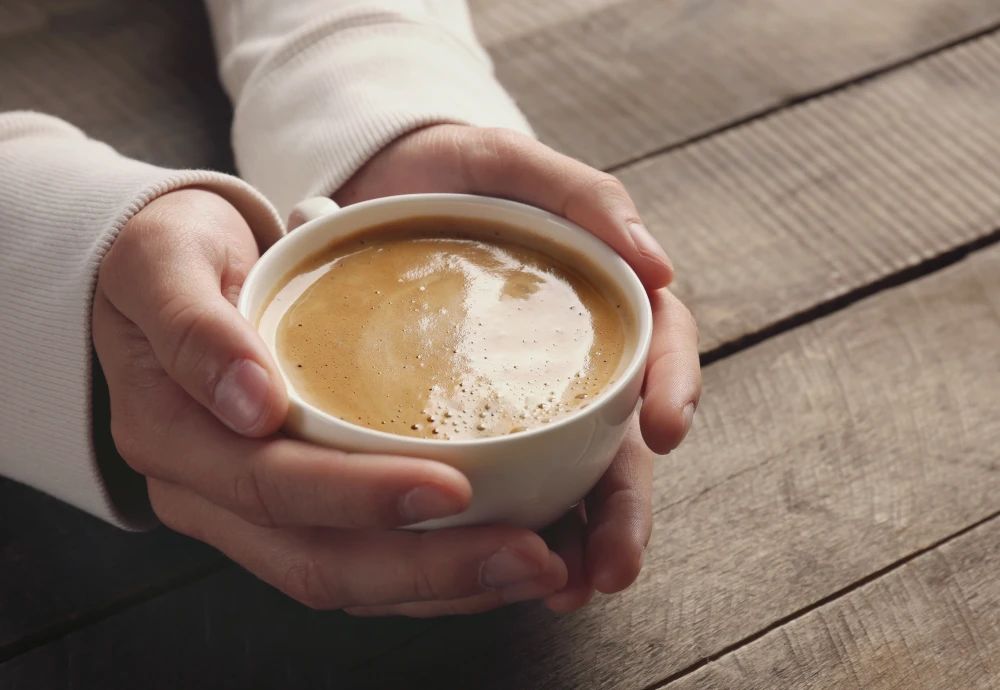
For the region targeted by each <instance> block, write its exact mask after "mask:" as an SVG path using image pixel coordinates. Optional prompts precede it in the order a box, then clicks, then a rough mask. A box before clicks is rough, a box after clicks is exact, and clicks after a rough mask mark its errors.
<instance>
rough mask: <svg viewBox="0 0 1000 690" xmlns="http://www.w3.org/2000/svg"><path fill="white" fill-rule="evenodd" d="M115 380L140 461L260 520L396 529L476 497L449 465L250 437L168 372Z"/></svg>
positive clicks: (135, 460) (114, 376) (130, 445)
mask: <svg viewBox="0 0 1000 690" xmlns="http://www.w3.org/2000/svg"><path fill="white" fill-rule="evenodd" d="M102 361H103V360H102ZM112 361H113V358H112ZM105 376H106V378H107V380H108V384H109V388H110V390H111V391H112V399H111V415H112V417H111V418H112V433H113V434H114V437H115V442H116V444H117V446H118V449H119V452H120V453H121V454H122V456H123V457H124V458H125V460H126V462H128V464H129V465H130V466H132V467H133V468H134V469H136V470H137V471H139V472H141V473H142V474H144V475H146V476H150V477H154V478H157V479H162V480H164V481H169V482H173V483H176V484H181V485H184V486H188V487H191V488H192V489H194V490H195V491H197V492H198V493H200V494H201V495H202V496H204V497H205V498H207V499H209V500H211V501H212V502H213V503H216V504H218V505H220V506H223V507H225V508H226V509H228V510H230V511H232V512H234V513H236V514H237V515H239V516H241V517H242V518H243V519H244V520H248V521H250V522H253V523H255V524H259V525H265V526H282V525H311V526H326V527H344V528H353V529H360V528H372V529H374V528H389V527H398V526H402V525H408V524H414V523H417V522H422V521H424V520H431V519H435V518H441V517H446V516H449V515H455V514H458V513H461V512H463V511H464V510H466V509H467V508H468V506H469V503H470V502H471V500H472V488H471V486H470V485H469V481H468V479H467V478H466V477H465V475H463V474H462V473H461V472H459V471H458V470H456V469H454V468H452V467H449V466H447V465H444V464H441V463H438V462H432V461H429V460H418V459H412V458H400V457H394V456H386V455H358V454H351V453H344V452H341V451H338V450H333V449H327V448H323V447H320V446H316V445H313V444H309V443H302V442H299V441H293V440H291V439H285V438H271V439H264V440H261V439H248V438H244V437H242V436H240V435H239V434H236V433H235V432H233V431H230V430H229V429H227V428H226V427H224V426H222V425H221V424H220V423H219V422H218V421H217V420H216V419H215V418H214V417H213V416H212V415H211V413H209V412H208V411H207V410H206V409H204V408H203V407H201V406H200V405H198V404H196V403H195V402H194V401H193V400H192V399H191V398H189V397H188V396H187V394H186V393H185V392H184V391H183V390H182V389H181V388H180V387H179V386H177V384H176V383H175V382H173V381H171V380H169V379H166V378H165V377H164V378H163V380H161V381H159V382H158V383H157V384H156V386H155V387H153V388H139V389H138V392H139V393H140V394H141V395H139V396H133V398H129V397H128V394H127V393H123V392H122V391H128V390H136V389H130V388H129V387H128V385H127V384H125V383H123V382H122V379H126V378H128V377H129V374H128V373H127V372H123V371H122V369H121V367H118V366H114V365H112V366H110V367H109V368H108V370H107V371H106V373H105ZM133 378H134V377H133Z"/></svg>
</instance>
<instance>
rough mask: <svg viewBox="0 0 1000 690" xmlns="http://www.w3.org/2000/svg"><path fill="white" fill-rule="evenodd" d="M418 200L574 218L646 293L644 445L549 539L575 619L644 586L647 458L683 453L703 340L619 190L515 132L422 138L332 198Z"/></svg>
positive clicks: (563, 604) (439, 129) (478, 600)
mask: <svg viewBox="0 0 1000 690" xmlns="http://www.w3.org/2000/svg"><path fill="white" fill-rule="evenodd" d="M421 192H453V193H466V194H481V195H485V196H495V197H503V198H507V199H513V200H515V201H521V202H524V203H527V204H531V205H533V206H537V207H539V208H543V209H546V210H548V211H551V212H552V213H556V214H558V215H561V216H563V217H565V218H568V219H569V220H571V221H573V222H575V223H577V224H578V225H580V226H582V227H583V228H585V229H587V230H589V231H590V232H592V233H593V234H594V235H596V236H597V237H599V238H601V239H602V240H604V241H605V242H606V243H607V244H609V245H610V246H611V247H612V248H614V249H615V250H616V251H617V252H618V253H619V254H621V255H622V256H623V257H624V258H625V259H626V260H627V261H628V263H629V264H630V265H631V266H632V268H633V269H634V270H635V272H636V274H637V275H638V276H639V278H640V279H641V280H642V282H643V284H644V285H645V286H646V288H647V290H649V294H650V300H651V302H652V305H653V343H652V348H651V349H650V353H649V363H648V365H647V368H646V381H645V388H644V394H643V405H642V411H641V414H640V421H641V424H640V426H641V438H640V436H639V433H638V430H637V429H635V428H633V430H632V432H631V433H630V434H629V436H628V438H627V440H626V442H625V444H624V445H623V446H622V448H621V450H620V451H619V453H618V456H617V457H616V458H615V460H614V462H613V463H612V465H611V467H610V469H609V470H608V472H607V473H606V474H605V475H604V477H603V478H602V479H601V481H600V483H599V484H598V485H597V487H595V489H594V490H593V491H592V492H591V494H590V495H589V496H588V497H587V500H586V502H585V505H583V506H581V507H580V509H579V510H577V511H575V512H573V513H571V514H570V515H568V516H566V518H564V519H563V520H562V521H561V522H560V523H559V524H558V525H556V526H555V527H553V528H552V529H551V530H550V531H549V532H548V533H547V534H546V537H547V539H548V540H549V542H550V543H551V545H552V547H553V548H554V549H555V550H556V551H557V552H558V553H559V554H560V555H561V556H562V559H563V560H564V561H565V563H566V565H567V566H568V567H569V583H568V585H567V587H566V588H564V589H563V590H562V591H560V592H558V593H556V594H553V595H552V596H550V597H548V598H547V599H546V604H547V605H548V606H549V607H550V608H552V609H553V610H556V611H571V610H575V609H577V608H580V607H581V606H583V605H584V604H586V603H587V601H588V600H589V599H590V597H591V596H592V595H593V593H594V590H595V589H596V590H599V591H601V592H604V593H612V592H618V591H621V590H622V589H625V588H626V587H628V586H629V585H630V584H632V582H633V581H634V580H635V578H636V577H637V576H638V574H639V570H640V568H641V567H642V554H643V550H644V549H645V547H646V543H647V542H648V541H649V536H650V532H651V530H652V509H651V505H650V502H651V495H652V462H653V459H652V454H651V453H650V451H649V449H650V448H651V449H652V450H654V451H656V452H657V453H669V452H670V451H671V450H673V449H674V448H676V447H677V446H678V445H679V444H680V442H681V441H682V440H683V439H684V436H685V435H686V434H687V432H688V430H689V429H690V428H691V422H692V419H693V415H694V411H695V408H696V407H697V405H698V399H699V396H700V395H701V370H700V367H699V360H698V330H697V327H696V325H695V322H694V319H693V318H692V317H691V314H690V312H688V310H687V309H686V308H685V307H684V305H683V304H681V302H680V301H679V300H678V299H677V298H676V297H674V295H673V294H672V293H671V292H670V291H669V290H667V289H666V286H667V285H668V284H669V283H670V281H671V280H672V279H673V266H672V265H671V264H670V260H669V259H668V258H667V255H666V253H665V252H664V251H663V249H662V248H661V247H660V245H659V244H658V243H657V242H656V240H655V239H654V238H653V237H652V235H650V234H649V231H648V230H646V228H645V227H644V226H643V224H642V222H641V220H640V219H639V212H638V211H637V210H636V208H635V204H634V203H633V202H632V200H631V198H630V197H629V195H628V192H627V191H626V190H625V188H624V187H623V186H622V185H621V183H620V182H619V181H618V180H617V179H615V178H614V177H612V176H611V175H608V174H606V173H602V172H600V171H598V170H594V169H593V168H590V167H588V166H586V165H584V164H583V163H580V162H578V161H575V160H573V159H571V158H568V157H566V156H564V155H561V154H559V153H556V152H555V151H553V150H552V149H550V148H548V147H547V146H544V145H542V144H540V143H538V142H536V141H534V140H533V139H530V138H529V137H526V136H524V135H521V134H518V133H516V132H512V131H507V130H497V129H477V128H472V127H463V126H459V125H437V126H433V127H428V128H425V129H422V130H418V131H416V132H414V133H412V134H409V135H407V136H405V137H403V138H401V139H399V140H397V141H396V142H394V143H393V144H391V145H389V146H388V147H386V148H385V149H384V150H383V151H381V152H380V153H379V154H378V155H377V156H376V157H375V158H373V159H372V160H371V161H369V162H368V164H367V165H366V166H365V167H364V168H362V169H361V170H360V171H359V172H358V173H357V174H356V175H355V176H354V177H353V178H352V179H351V180H349V181H348V183H347V184H346V185H344V186H343V187H342V188H341V189H340V190H339V191H338V192H337V193H336V195H335V197H334V198H335V199H336V201H337V202H338V203H340V204H341V205H348V204H352V203H356V202H358V201H364V200H366V199H373V198H377V197H384V196H392V195H395V194H416V193H421ZM643 440H645V444H646V445H644V444H643ZM647 445H648V448H647V447H646V446H647ZM497 604H498V602H497V601H496V599H495V598H490V597H489V596H488V595H487V596H485V597H483V596H481V597H474V598H471V599H467V600H464V601H460V602H445V603H441V602H433V603H426V602H425V603H417V604H409V605H404V606H394V607H393V606H390V607H381V608H370V609H365V610H364V611H362V613H366V614H369V615H389V614H397V613H399V614H406V615H437V614H442V613H456V612H473V611H479V610H483V609H485V608H490V607H491V606H495V605H497Z"/></svg>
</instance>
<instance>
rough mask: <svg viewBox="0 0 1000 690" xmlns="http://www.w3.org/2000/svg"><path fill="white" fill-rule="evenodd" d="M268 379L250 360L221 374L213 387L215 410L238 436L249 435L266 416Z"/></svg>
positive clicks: (230, 367)
mask: <svg viewBox="0 0 1000 690" xmlns="http://www.w3.org/2000/svg"><path fill="white" fill-rule="evenodd" d="M270 394H271V377H270V376H268V375H267V372H266V371H264V367H262V366H261V365H259V364H257V362H254V361H253V360H249V359H238V360H236V361H235V362H233V363H232V364H230V365H229V366H228V367H226V369H225V371H223V372H222V376H221V377H220V378H219V382H218V383H217V384H216V385H215V410H216V412H217V413H218V414H219V417H220V418H221V419H222V421H223V422H225V423H226V424H228V425H229V427H230V428H231V429H232V430H233V431H236V432H238V433H241V434H249V433H252V432H253V431H256V429H257V428H258V427H259V426H260V424H261V421H263V418H264V415H266V414H267V401H268V398H269V397H270Z"/></svg>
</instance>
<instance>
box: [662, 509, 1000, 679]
mask: <svg viewBox="0 0 1000 690" xmlns="http://www.w3.org/2000/svg"><path fill="white" fill-rule="evenodd" d="M997 518H1000V510H998V511H996V512H994V513H991V514H989V515H987V516H986V517H984V518H982V519H981V520H977V521H976V522H974V523H972V524H971V525H967V526H965V527H963V528H962V529H960V530H958V531H956V532H954V533H952V534H949V535H948V536H947V537H943V538H942V539H938V540H937V541H936V542H934V543H932V544H928V545H927V546H925V547H923V548H920V549H917V550H916V551H913V552H912V553H910V554H908V555H906V556H904V557H903V558H900V559H898V560H896V561H894V562H892V563H890V564H889V565H886V566H883V567H882V568H879V569H878V570H876V571H874V572H872V573H870V574H868V575H866V576H865V577H862V578H860V579H858V580H856V581H854V582H852V583H850V584H849V585H846V586H844V587H841V588H840V589H838V590H837V591H835V592H831V593H830V594H828V595H826V596H825V597H822V598H820V599H817V600H816V601H814V602H812V603H811V604H809V605H808V606H803V607H802V608H800V609H799V610H797V611H795V612H793V613H790V614H788V615H786V616H783V617H781V618H779V619H778V620H776V621H774V622H772V623H770V624H769V625H767V626H765V627H763V628H761V629H760V630H758V631H757V632H755V633H753V634H752V635H747V636H746V637H744V638H743V639H741V640H737V641H736V642H733V643H732V644H729V645H727V646H726V647H723V648H722V649H720V650H718V651H717V652H715V653H714V654H710V655H709V656H706V657H703V658H701V659H699V660H698V661H696V662H695V663H693V664H691V665H689V666H686V667H685V668H682V669H681V670H679V671H676V672H674V673H672V674H670V675H669V676H667V677H666V678H664V679H662V680H659V681H657V682H655V683H651V684H650V685H648V686H646V687H645V688H643V690H664V689H665V688H668V687H669V686H670V685H671V684H673V683H675V682H677V681H679V680H681V679H682V678H685V677H686V676H689V675H691V674H692V673H695V672H696V671H698V670H700V669H702V668H704V667H705V666H708V665H709V664H711V663H712V662H715V661H718V660H719V659H721V658H723V657H725V656H728V655H729V654H732V653H733V652H735V651H738V650H739V649H741V648H743V647H746V646H747V645H749V644H752V643H754V642H756V641H757V640H759V639H761V638H763V637H764V636H766V635H768V634H769V633H772V632H774V631H775V630H778V629H779V628H783V627H785V626H786V625H788V624H789V623H792V622H793V621H795V620H798V619H799V618H802V617H803V616H806V615H808V614H810V613H812V612H813V611H815V610H817V609H820V608H822V607H824V606H826V605H827V604H831V603H833V602H834V601H836V600H838V599H840V598H842V597H844V596H846V595H849V594H851V593H852V592H854V591H856V590H858V589H861V588H862V587H864V586H866V585H869V584H871V583H872V582H875V581H876V580H880V579H882V578H883V577H885V576H887V575H889V574H891V573H893V572H894V571H896V570H898V569H899V568H901V567H903V566H905V565H906V564H907V563H910V562H911V561H914V560H916V559H917V558H920V557H921V556H923V555H925V554H927V553H930V552H931V551H934V550H935V549H938V548H940V547H942V546H944V545H945V544H948V543H950V542H952V541H954V540H956V539H960V538H961V537H963V536H965V535H966V534H968V533H969V532H972V531H973V530H975V529H978V528H980V527H982V526H984V525H987V524H989V523H991V522H993V521H995V520H996V519H997Z"/></svg>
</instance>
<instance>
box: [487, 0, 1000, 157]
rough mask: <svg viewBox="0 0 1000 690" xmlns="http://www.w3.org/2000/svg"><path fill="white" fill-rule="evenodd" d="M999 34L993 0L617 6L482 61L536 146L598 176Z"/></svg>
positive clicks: (759, 0)
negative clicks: (952, 45)
mask: <svg viewBox="0 0 1000 690" xmlns="http://www.w3.org/2000/svg"><path fill="white" fill-rule="evenodd" d="M592 2H593V0H588V2H587V3H585V6H586V5H589V4H591V3H592ZM502 4H503V3H497V5H502ZM519 4H527V3H526V2H525V3H519ZM534 4H536V5H539V6H541V5H544V4H545V3H534ZM558 4H559V5H564V4H565V3H558ZM495 12H496V13H497V14H505V13H502V11H501V10H499V9H497V10H496V11H495ZM529 16H532V15H529ZM998 23H1000V3H997V2H996V0H949V1H948V2H941V1H940V0H880V1H879V2H868V1H867V0H837V2H800V1H798V0H745V1H743V2H727V1H725V0H626V1H624V2H616V3H614V4H610V5H609V6H607V7H604V8H603V9H599V10H597V11H595V12H591V13H588V14H586V15H584V16H582V17H580V18H578V19H573V20H569V21H563V22H560V23H558V24H556V25H554V26H550V27H546V28H543V29H541V30H539V31H536V32H531V33H526V34H525V35H523V36H521V37H519V38H516V39H513V40H509V41H505V42H501V43H498V44H496V45H494V46H492V52H493V55H494V58H495V61H496V65H497V74H498V75H499V76H500V79H501V80H502V81H503V82H504V84H506V85H507V86H508V88H509V89H510V90H511V92H512V93H513V94H514V96H515V97H516V98H517V100H518V102H519V103H520V104H521V106H522V107H523V109H524V111H525V113H526V114H527V115H528V117H529V119H531V121H532V122H533V123H534V124H535V126H536V128H537V131H538V133H539V135H540V136H541V138H542V139H543V140H545V141H546V142H548V143H550V144H552V145H554V146H555V147H556V148H559V149H561V150H564V151H566V152H567V153H570V154H571V155H574V156H576V157H578V158H581V159H582V160H584V161H586V162H588V163H590V164H591V165H594V166H596V167H601V168H608V167H613V166H616V165H620V164H622V163H623V162H625V161H628V160H633V159H636V158H639V157H641V156H644V155H646V154H648V153H649V152H650V151H653V150H657V149H659V148H662V147H667V146H672V145H675V144H677V143H678V142H681V141H684V140H686V139H690V138H691V137H694V136H697V135H700V134H703V133H705V132H708V131H711V130H713V129H715V128H718V127H721V126H724V125H726V124H728V123H731V122H733V121H734V120H738V119H740V118H744V117H747V116H749V115H751V114H753V113H757V112H760V111H765V110H768V109H771V108H774V107H775V106H779V105H782V104H784V103H787V102H789V101H792V100H795V99H799V98H801V97H803V96H804V95H807V94H810V93H815V92H817V91H820V90H823V89H827V88H829V87H831V86H833V85H836V84H840V83H843V82H846V81H849V80H851V79H853V78H856V77H858V76H860V75H863V74H866V73H869V72H872V71H876V70H879V69H882V68H884V67H885V66H886V65H889V64H893V63H898V62H900V61H904V60H906V59H908V58H911V57H912V56H914V55H916V54H918V53H922V52H924V51H927V50H930V49H932V48H934V47H937V46H941V45H942V44H946V43H948V42H951V41H954V40H956V39H959V38H961V37H963V36H968V35H969V34H972V33H975V32H977V31H980V30H982V29H984V28H986V27H989V26H995V25H997V24H998Z"/></svg>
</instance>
